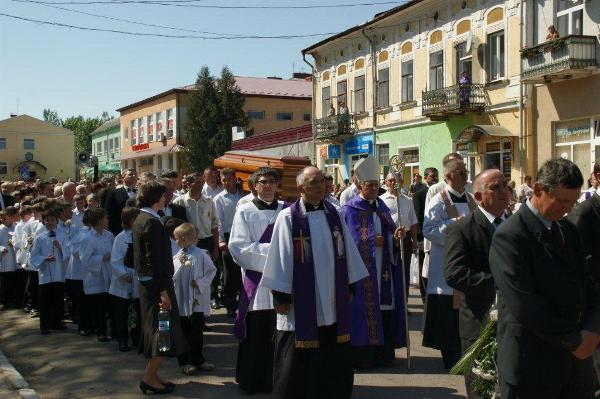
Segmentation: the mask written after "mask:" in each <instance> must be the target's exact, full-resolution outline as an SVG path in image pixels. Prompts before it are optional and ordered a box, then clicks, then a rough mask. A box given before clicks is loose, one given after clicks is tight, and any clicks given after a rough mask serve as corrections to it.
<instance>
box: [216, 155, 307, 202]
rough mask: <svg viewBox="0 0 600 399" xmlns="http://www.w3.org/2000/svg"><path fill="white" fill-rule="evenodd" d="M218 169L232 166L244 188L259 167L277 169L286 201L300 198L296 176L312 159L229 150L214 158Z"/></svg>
mask: <svg viewBox="0 0 600 399" xmlns="http://www.w3.org/2000/svg"><path fill="white" fill-rule="evenodd" d="M214 165H215V167H216V168H217V169H219V170H220V169H223V168H231V169H233V170H235V173H236V176H237V177H238V178H240V179H242V181H243V184H244V190H246V191H250V189H249V188H248V177H249V176H250V175H251V174H252V173H253V172H254V171H255V170H256V169H258V168H260V167H263V166H268V167H270V168H273V169H276V170H277V171H278V172H279V175H280V177H281V184H280V185H279V192H280V195H281V198H282V199H283V200H285V201H295V200H296V199H297V198H298V190H297V189H296V176H297V175H298V173H299V172H300V171H301V170H302V169H303V168H304V167H306V166H309V165H310V160H309V159H308V158H305V157H291V156H283V157H280V156H268V155H259V154H255V153H252V152H248V151H228V152H226V153H225V155H223V156H221V157H219V158H217V159H215V160H214Z"/></svg>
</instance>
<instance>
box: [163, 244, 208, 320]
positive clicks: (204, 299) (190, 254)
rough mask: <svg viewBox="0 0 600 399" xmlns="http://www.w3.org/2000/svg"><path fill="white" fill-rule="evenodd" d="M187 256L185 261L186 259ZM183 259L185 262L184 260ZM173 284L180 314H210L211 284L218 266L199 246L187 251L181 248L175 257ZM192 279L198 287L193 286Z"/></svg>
mask: <svg viewBox="0 0 600 399" xmlns="http://www.w3.org/2000/svg"><path fill="white" fill-rule="evenodd" d="M184 257H185V261H183V260H184ZM182 261H183V262H182ZM173 266H174V270H175V273H174V274H173V285H174V286H175V296H176V297H177V306H178V307H179V315H180V316H191V315H192V313H204V315H205V316H208V315H209V314H210V284H211V282H212V281H213V278H214V277H215V274H216V273H217V268H216V267H215V265H214V264H213V262H212V259H211V258H210V256H209V255H208V253H207V252H206V251H205V250H203V249H200V248H198V247H190V248H189V249H188V250H187V252H184V250H183V249H181V250H180V251H179V252H177V254H176V255H175V256H174V257H173ZM192 280H193V281H195V282H196V285H197V286H198V287H193V286H192Z"/></svg>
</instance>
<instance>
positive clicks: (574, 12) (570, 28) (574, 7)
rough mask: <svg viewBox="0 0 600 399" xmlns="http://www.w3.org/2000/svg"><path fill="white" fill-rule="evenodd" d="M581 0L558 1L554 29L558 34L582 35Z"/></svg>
mask: <svg viewBox="0 0 600 399" xmlns="http://www.w3.org/2000/svg"><path fill="white" fill-rule="evenodd" d="M583 3H584V2H583V0H568V1H566V0H561V1H558V8H557V12H556V30H557V31H558V33H559V34H560V36H568V35H583V9H584V4H583Z"/></svg>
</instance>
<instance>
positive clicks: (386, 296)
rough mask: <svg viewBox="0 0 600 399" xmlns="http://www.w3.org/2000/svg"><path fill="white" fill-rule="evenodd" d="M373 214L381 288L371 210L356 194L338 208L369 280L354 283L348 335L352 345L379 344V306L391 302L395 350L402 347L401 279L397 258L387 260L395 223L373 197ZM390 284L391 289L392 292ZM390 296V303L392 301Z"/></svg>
mask: <svg viewBox="0 0 600 399" xmlns="http://www.w3.org/2000/svg"><path fill="white" fill-rule="evenodd" d="M376 201H377V206H376V209H375V212H376V213H377V216H379V219H380V221H381V235H382V236H383V237H384V244H383V247H382V259H381V287H379V282H378V281H379V279H378V276H377V263H376V257H375V222H374V216H373V212H374V210H373V208H372V206H371V204H370V203H369V201H367V200H365V199H363V198H362V197H361V196H360V195H357V196H356V197H354V198H352V199H351V200H350V201H348V203H346V205H344V207H343V208H342V213H343V214H344V218H345V220H346V224H347V225H348V229H349V230H350V234H351V235H352V239H353V240H354V242H355V243H356V246H357V247H358V251H359V253H360V255H361V258H362V260H363V262H364V263H365V266H366V267H367V270H368V272H369V277H368V278H366V279H363V280H361V281H359V282H357V283H356V293H355V295H354V298H353V299H352V301H351V302H350V314H351V323H350V333H351V337H352V345H353V346H365V345H383V324H382V320H381V307H380V305H391V304H392V303H394V310H393V318H392V335H393V337H392V341H393V343H394V347H395V348H400V347H404V346H406V342H407V341H406V327H405V318H406V315H405V301H404V287H403V284H404V276H403V274H402V268H401V267H398V266H397V265H396V264H401V260H400V259H397V260H395V259H390V248H389V240H388V237H389V235H390V234H394V231H395V230H396V224H395V223H394V221H393V220H392V217H391V214H390V210H389V208H388V207H387V206H386V205H385V203H384V202H383V200H381V199H380V198H377V200H376ZM392 285H393V290H392ZM392 295H393V296H394V298H393V299H394V300H393V302H392Z"/></svg>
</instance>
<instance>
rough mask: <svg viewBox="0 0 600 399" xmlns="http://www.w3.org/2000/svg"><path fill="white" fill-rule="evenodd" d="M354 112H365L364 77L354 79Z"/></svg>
mask: <svg viewBox="0 0 600 399" xmlns="http://www.w3.org/2000/svg"><path fill="white" fill-rule="evenodd" d="M354 112H355V113H357V114H360V113H361V112H365V75H362V76H357V77H355V78H354Z"/></svg>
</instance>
